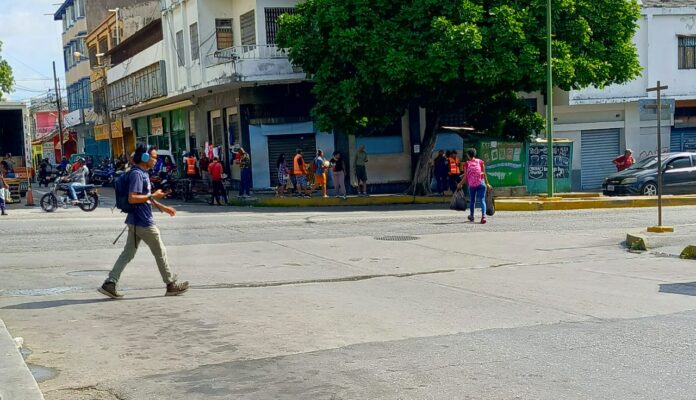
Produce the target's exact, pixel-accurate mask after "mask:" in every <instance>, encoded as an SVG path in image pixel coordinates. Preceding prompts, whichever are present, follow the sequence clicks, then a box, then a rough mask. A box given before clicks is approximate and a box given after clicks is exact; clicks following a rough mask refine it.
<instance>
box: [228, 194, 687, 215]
mask: <svg viewBox="0 0 696 400" xmlns="http://www.w3.org/2000/svg"><path fill="white" fill-rule="evenodd" d="M450 199H451V197H450V196H444V197H442V196H408V195H403V194H381V195H373V196H370V197H355V196H350V197H348V198H347V199H345V200H344V199H341V198H338V197H328V198H322V197H321V196H317V195H315V196H313V197H311V198H299V197H275V196H273V195H269V194H259V195H258V196H256V197H251V198H248V199H241V198H232V199H230V205H233V206H240V207H342V206H380V205H403V204H433V205H440V206H443V207H446V206H448V205H449V203H450ZM495 205H496V211H558V210H585V209H610V208H635V207H656V206H657V198H656V197H650V196H626V197H606V196H602V195H601V194H599V193H561V194H558V199H554V200H548V199H546V198H545V196H526V197H497V198H496V199H495ZM692 205H696V195H681V196H663V206H666V207H672V206H692Z"/></svg>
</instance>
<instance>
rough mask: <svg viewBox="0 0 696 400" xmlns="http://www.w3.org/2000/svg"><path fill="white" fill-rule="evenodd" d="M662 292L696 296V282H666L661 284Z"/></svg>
mask: <svg viewBox="0 0 696 400" xmlns="http://www.w3.org/2000/svg"><path fill="white" fill-rule="evenodd" d="M660 293H672V294H683V295H685V296H696V282H683V283H664V284H661V285H660Z"/></svg>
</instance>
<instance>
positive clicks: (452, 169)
mask: <svg viewBox="0 0 696 400" xmlns="http://www.w3.org/2000/svg"><path fill="white" fill-rule="evenodd" d="M449 173H450V175H459V160H457V159H456V158H455V157H450V158H449Z"/></svg>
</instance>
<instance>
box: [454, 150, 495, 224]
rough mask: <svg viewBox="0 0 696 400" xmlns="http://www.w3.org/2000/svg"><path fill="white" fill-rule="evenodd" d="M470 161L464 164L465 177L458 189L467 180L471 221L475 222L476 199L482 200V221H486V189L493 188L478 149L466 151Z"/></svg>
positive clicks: (483, 222)
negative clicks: (477, 154)
mask: <svg viewBox="0 0 696 400" xmlns="http://www.w3.org/2000/svg"><path fill="white" fill-rule="evenodd" d="M466 155H467V158H468V161H467V162H466V163H465V165H464V173H463V174H462V175H464V177H465V179H462V181H461V182H459V185H457V189H461V188H462V186H464V181H466V184H467V186H468V187H469V222H474V209H475V207H476V201H477V200H478V201H480V202H481V223H482V224H485V223H486V189H488V190H491V189H493V188H492V187H491V185H489V184H488V177H487V176H486V165H485V163H484V162H483V160H481V159H478V158H476V150H474V149H469V150H467V151H466Z"/></svg>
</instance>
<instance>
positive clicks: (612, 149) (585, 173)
mask: <svg viewBox="0 0 696 400" xmlns="http://www.w3.org/2000/svg"><path fill="white" fill-rule="evenodd" d="M581 141H582V143H581V161H582V172H581V176H582V178H581V186H582V189H583V190H588V189H599V188H601V187H602V182H603V181H604V178H606V177H607V176H608V175H610V174H612V173H614V172H616V167H615V166H614V164H612V160H614V158H616V157H617V156H619V153H620V151H621V150H620V148H619V130H618V129H606V130H593V131H583V132H582V133H581Z"/></svg>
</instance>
